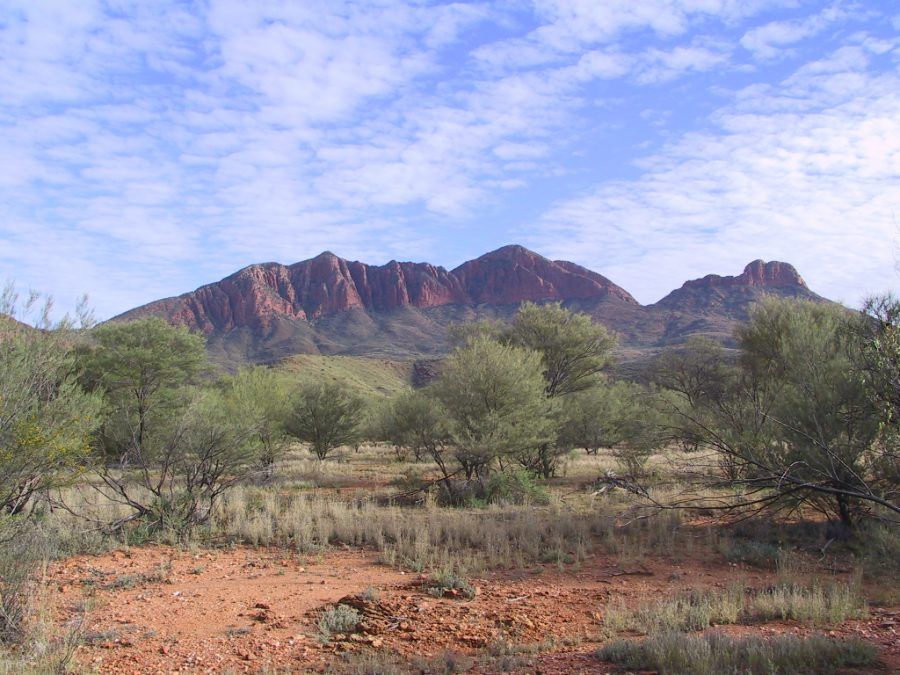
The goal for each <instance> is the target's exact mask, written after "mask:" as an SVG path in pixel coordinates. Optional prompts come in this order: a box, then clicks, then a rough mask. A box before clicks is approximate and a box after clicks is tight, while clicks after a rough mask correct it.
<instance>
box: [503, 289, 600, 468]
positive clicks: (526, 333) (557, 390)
mask: <svg viewBox="0 0 900 675" xmlns="http://www.w3.org/2000/svg"><path fill="white" fill-rule="evenodd" d="M499 339H500V340H501V341H502V342H504V343H506V344H509V345H513V346H517V347H522V348H525V349H530V350H533V351H535V352H537V353H538V354H540V358H541V369H542V374H543V377H544V391H545V395H546V396H547V397H548V398H550V399H559V400H562V399H563V398H568V397H571V396H572V395H573V394H577V393H578V392H583V391H585V390H588V389H591V388H592V387H595V386H596V385H597V384H598V382H599V379H598V378H599V375H600V374H601V373H602V372H603V371H604V370H606V369H607V368H608V367H609V365H610V364H611V363H612V350H613V347H614V346H615V344H616V340H615V338H614V337H613V336H612V335H611V334H610V333H609V331H608V330H607V329H606V328H605V327H604V326H602V325H600V324H598V323H595V322H594V321H593V320H592V319H591V318H590V317H589V316H587V315H586V314H578V313H575V312H572V311H570V310H568V309H566V308H564V307H562V305H560V304H559V303H550V304H546V305H537V304H534V303H530V302H526V303H525V304H523V305H522V307H521V308H520V309H519V311H518V313H517V314H516V316H515V318H514V319H513V321H512V323H511V324H510V326H509V327H508V328H507V329H505V330H503V331H502V332H500V337H499ZM568 404H569V402H566V405H568ZM557 440H561V438H558V439H557ZM570 448H571V446H568V445H565V444H561V443H558V442H553V441H549V442H544V443H541V444H539V445H537V446H535V447H534V448H531V449H529V450H528V451H526V452H523V453H522V455H521V463H522V465H523V466H524V467H525V468H526V469H528V470H529V471H533V472H535V473H538V474H540V475H541V476H543V477H544V478H550V477H551V476H553V475H554V474H555V473H556V470H557V467H558V464H559V458H560V457H561V456H562V455H563V454H565V453H566V452H568V451H569V450H570Z"/></svg>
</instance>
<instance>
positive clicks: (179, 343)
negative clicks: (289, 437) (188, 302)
mask: <svg viewBox="0 0 900 675" xmlns="http://www.w3.org/2000/svg"><path fill="white" fill-rule="evenodd" d="M93 337H94V341H93V344H92V345H90V346H89V347H88V348H86V349H85V350H84V351H83V353H82V355H81V359H82V363H83V364H84V369H85V380H86V382H88V383H89V384H90V385H91V386H93V387H95V388H96V390H97V391H99V392H101V393H102V394H103V395H104V396H105V399H106V405H105V419H104V422H103V425H102V426H101V428H100V432H99V434H98V437H97V443H96V446H97V456H96V461H95V462H94V468H95V470H96V473H97V475H98V477H99V479H100V480H99V482H91V487H92V488H93V489H96V490H98V491H100V492H101V493H103V494H104V495H105V496H106V498H107V499H109V500H110V501H112V502H114V503H118V504H120V505H121V506H123V507H125V509H126V510H127V515H125V516H124V517H122V518H121V519H119V520H116V521H115V522H113V523H107V524H106V525H107V527H108V528H110V529H117V528H120V527H122V526H124V525H125V524H126V523H129V522H132V521H135V520H140V521H142V523H143V524H144V525H145V526H147V527H148V528H150V529H173V530H176V531H177V532H179V533H182V534H184V533H186V532H187V531H188V530H189V529H190V528H192V527H193V526H194V525H197V524H199V523H203V522H205V521H206V520H207V519H208V518H209V517H210V515H211V513H212V510H213V508H214V506H215V503H216V501H217V500H218V498H219V497H220V496H221V494H222V493H223V492H224V491H225V490H227V489H228V488H229V487H231V486H232V485H233V484H234V483H235V482H237V481H238V480H241V479H242V478H244V477H246V476H247V475H248V474H249V473H250V472H251V471H253V470H254V468H255V467H256V466H257V464H258V455H259V439H258V436H257V435H256V427H255V424H254V420H253V419H252V416H250V415H248V411H249V410H250V406H249V405H248V404H247V402H246V401H244V400H242V399H241V398H240V397H237V396H235V395H234V392H232V395H231V396H230V397H225V396H224V395H223V394H222V393H221V392H217V391H212V390H203V389H202V388H200V387H199V386H197V385H196V384H195V382H196V380H197V379H198V377H199V375H200V374H201V373H202V372H203V371H204V370H205V369H206V367H207V362H206V351H205V348H204V342H203V339H202V338H201V337H200V336H197V335H193V334H191V333H190V332H188V331H187V329H185V328H179V327H175V326H171V325H169V324H167V323H166V322H164V321H162V320H160V319H155V318H152V319H141V320H139V321H134V322H130V323H111V324H106V325H103V326H100V327H99V328H97V329H96V330H95V332H94V335H93Z"/></svg>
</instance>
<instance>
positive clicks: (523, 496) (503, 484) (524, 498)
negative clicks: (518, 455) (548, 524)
mask: <svg viewBox="0 0 900 675" xmlns="http://www.w3.org/2000/svg"><path fill="white" fill-rule="evenodd" d="M485 500H486V501H487V502H488V503H490V504H548V503H549V502H550V495H549V494H548V493H547V491H546V490H545V489H544V488H543V487H541V486H539V485H537V484H535V482H534V478H533V477H532V476H531V474H529V473H528V472H527V471H525V470H524V469H518V470H508V471H498V472H496V473H494V474H493V475H491V477H490V479H489V480H488V482H487V486H486V487H485Z"/></svg>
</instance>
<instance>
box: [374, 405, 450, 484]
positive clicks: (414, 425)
mask: <svg viewBox="0 0 900 675" xmlns="http://www.w3.org/2000/svg"><path fill="white" fill-rule="evenodd" d="M381 413H382V414H381V416H380V422H381V424H380V426H381V434H380V435H381V436H382V437H383V439H384V440H386V441H388V442H390V443H392V444H393V445H394V447H396V448H400V449H403V450H409V451H411V452H412V453H413V456H414V457H415V458H416V460H417V461H419V460H421V459H422V457H424V456H429V457H431V458H432V459H433V460H434V461H435V462H437V463H438V465H439V467H440V468H441V470H442V471H443V473H444V476H445V477H446V476H447V475H448V474H447V471H446V470H445V468H446V462H445V460H444V458H443V450H444V446H445V445H446V441H447V429H446V424H445V422H444V415H445V413H444V412H443V411H442V410H441V408H440V405H439V404H438V402H437V401H436V400H435V399H434V397H433V396H431V395H430V394H429V393H426V392H424V391H422V390H415V389H408V390H406V391H402V392H400V393H399V394H397V395H396V396H394V398H393V399H391V400H390V401H388V402H387V403H386V405H385V406H384V408H383V409H382V411H381Z"/></svg>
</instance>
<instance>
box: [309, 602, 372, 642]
mask: <svg viewBox="0 0 900 675" xmlns="http://www.w3.org/2000/svg"><path fill="white" fill-rule="evenodd" d="M360 621H362V617H361V616H360V614H359V612H358V611H357V610H356V609H354V608H353V607H349V606H347V605H340V604H338V605H334V606H333V607H329V608H328V609H326V610H325V611H324V612H322V616H321V617H320V618H319V633H320V634H321V635H322V638H323V639H325V640H328V639H329V638H330V637H331V636H332V635H335V634H338V633H341V634H345V633H352V632H353V631H355V630H356V628H357V627H358V626H359V624H360Z"/></svg>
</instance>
